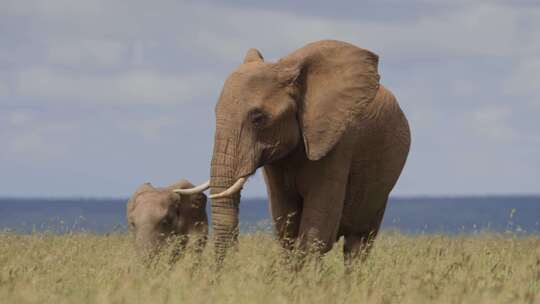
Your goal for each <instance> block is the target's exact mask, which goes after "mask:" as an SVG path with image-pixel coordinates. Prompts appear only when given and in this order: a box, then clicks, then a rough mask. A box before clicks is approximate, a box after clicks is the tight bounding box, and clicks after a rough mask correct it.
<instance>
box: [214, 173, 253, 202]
mask: <svg viewBox="0 0 540 304" xmlns="http://www.w3.org/2000/svg"><path fill="white" fill-rule="evenodd" d="M246 180H247V178H245V177H240V178H239V179H238V180H237V181H236V182H235V183H234V184H233V185H232V186H230V187H229V189H227V190H225V191H223V192H221V193H216V194H211V195H210V196H209V198H211V199H215V198H222V197H227V196H231V195H233V194H235V193H236V192H238V191H240V189H242V186H244V184H245V183H246Z"/></svg>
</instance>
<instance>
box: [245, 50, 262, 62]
mask: <svg viewBox="0 0 540 304" xmlns="http://www.w3.org/2000/svg"><path fill="white" fill-rule="evenodd" d="M263 61H264V58H263V56H262V55H261V52H259V50H257V49H249V50H248V51H247V53H246V57H244V63H249V62H263Z"/></svg>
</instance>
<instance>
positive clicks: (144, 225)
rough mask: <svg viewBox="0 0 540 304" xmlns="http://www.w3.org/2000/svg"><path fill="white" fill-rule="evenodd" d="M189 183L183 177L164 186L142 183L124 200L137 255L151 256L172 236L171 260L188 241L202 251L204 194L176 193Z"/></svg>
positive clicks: (205, 227)
mask: <svg viewBox="0 0 540 304" xmlns="http://www.w3.org/2000/svg"><path fill="white" fill-rule="evenodd" d="M192 187H193V184H191V183H190V182H189V181H187V180H185V179H182V180H180V181H178V182H177V183H174V184H172V185H170V186H168V187H166V188H155V187H154V186H152V185H151V184H150V183H145V184H143V185H142V186H140V187H139V188H138V189H137V191H135V193H134V194H133V196H132V197H131V198H130V199H129V201H128V203H127V221H128V225H129V229H130V230H131V231H132V232H133V233H134V236H135V248H136V251H137V253H138V254H139V255H140V256H142V257H146V258H152V257H154V256H155V255H156V254H157V253H158V251H159V249H160V248H161V247H162V246H163V245H164V244H165V242H166V240H167V239H168V238H169V237H171V236H178V237H179V240H178V242H177V243H175V246H176V247H175V250H174V252H173V257H172V260H171V261H174V260H176V257H177V256H178V253H180V251H181V250H183V249H184V248H185V247H186V244H187V243H188V242H190V244H193V245H194V246H195V250H196V251H199V252H200V251H202V249H203V247H204V246H205V244H206V238H207V235H208V218H207V216H206V195H204V194H203V193H196V194H179V193H177V192H178V191H179V190H178V189H188V188H192ZM175 190H176V191H175Z"/></svg>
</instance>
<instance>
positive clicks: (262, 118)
mask: <svg viewBox="0 0 540 304" xmlns="http://www.w3.org/2000/svg"><path fill="white" fill-rule="evenodd" d="M248 119H249V121H250V122H251V123H252V124H253V125H254V126H255V127H257V128H261V127H264V126H265V125H266V123H267V122H268V114H266V113H265V112H264V111H263V110H261V109H253V110H251V111H249V113H248Z"/></svg>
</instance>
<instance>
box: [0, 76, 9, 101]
mask: <svg viewBox="0 0 540 304" xmlns="http://www.w3.org/2000/svg"><path fill="white" fill-rule="evenodd" d="M8 90H9V88H8V85H7V84H6V83H4V82H3V81H2V80H0V98H1V97H4V96H7V95H8Z"/></svg>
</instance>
